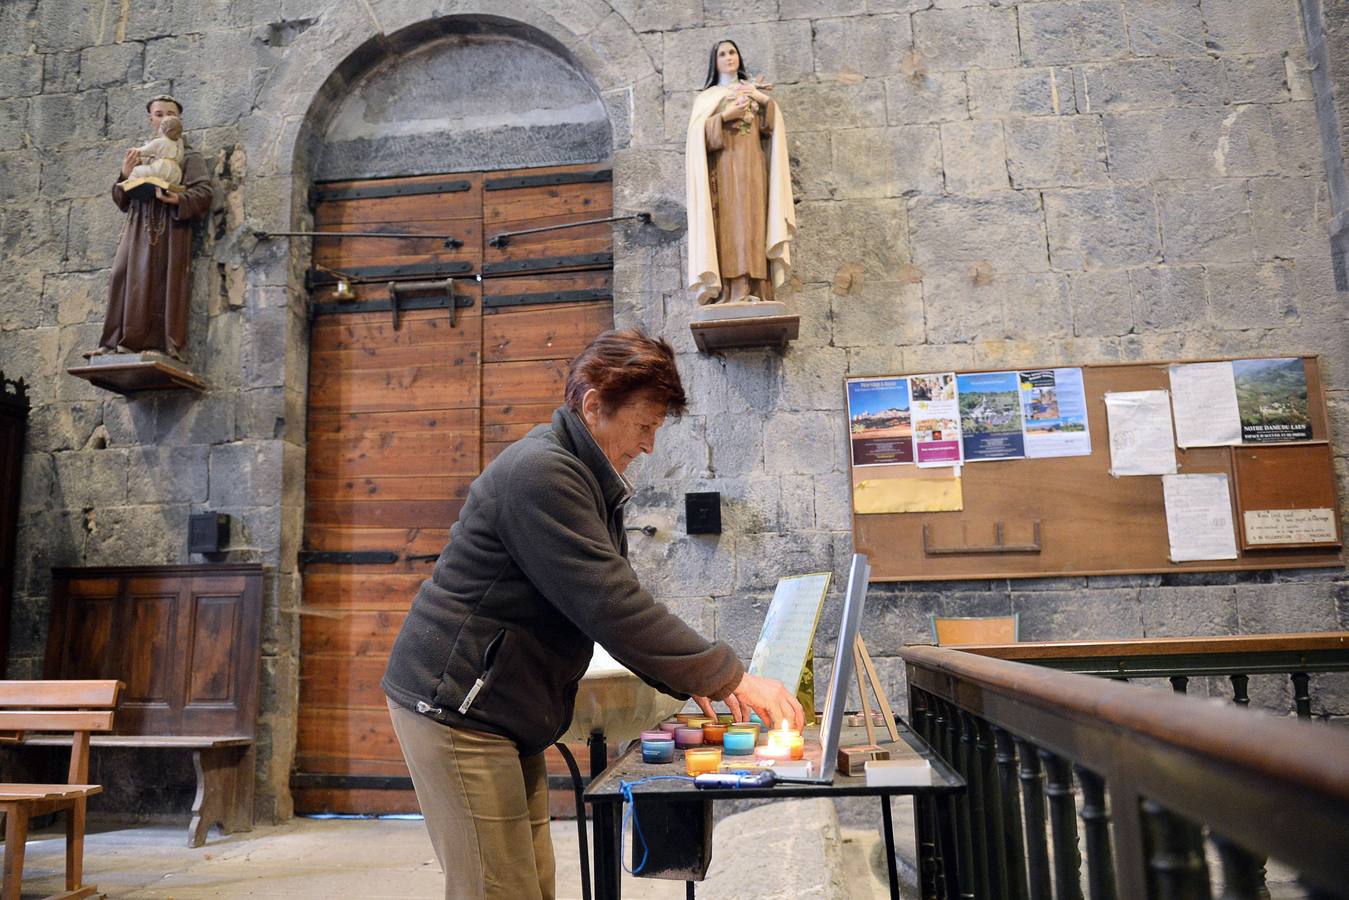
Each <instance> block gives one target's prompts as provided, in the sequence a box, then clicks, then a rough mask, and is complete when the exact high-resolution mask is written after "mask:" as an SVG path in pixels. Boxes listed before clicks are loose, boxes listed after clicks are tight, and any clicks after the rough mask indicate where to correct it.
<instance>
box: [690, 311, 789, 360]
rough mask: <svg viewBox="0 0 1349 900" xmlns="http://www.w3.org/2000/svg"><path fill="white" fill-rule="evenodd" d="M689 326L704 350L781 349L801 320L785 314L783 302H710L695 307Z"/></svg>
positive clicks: (695, 340)
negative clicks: (695, 310)
mask: <svg viewBox="0 0 1349 900" xmlns="http://www.w3.org/2000/svg"><path fill="white" fill-rule="evenodd" d="M689 329H690V330H691V331H692V332H693V341H694V343H696V344H697V345H698V349H699V350H701V351H702V352H703V353H716V352H718V351H721V350H735V349H743V348H750V347H775V348H778V349H782V348H784V347H786V346H787V343H788V341H792V340H795V338H796V337H797V335H798V334H800V331H801V319H800V317H799V316H793V315H788V314H787V305H786V304H785V303H778V302H776V301H772V300H761V301H759V302H756V303H712V304H708V305H707V306H700V307H698V310H697V312H696V313H694V320H693V322H692V323H690V324H689Z"/></svg>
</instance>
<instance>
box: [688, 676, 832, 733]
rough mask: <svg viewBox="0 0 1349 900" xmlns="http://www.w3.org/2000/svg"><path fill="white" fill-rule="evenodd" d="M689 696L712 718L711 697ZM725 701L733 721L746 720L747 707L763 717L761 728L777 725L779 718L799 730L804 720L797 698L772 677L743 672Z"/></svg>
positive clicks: (748, 711) (804, 722)
mask: <svg viewBox="0 0 1349 900" xmlns="http://www.w3.org/2000/svg"><path fill="white" fill-rule="evenodd" d="M693 699H694V700H695V701H697V703H698V707H699V708H700V709H701V710H702V711H703V715H705V716H708V717H710V718H712V719H716V717H717V714H716V713H715V712H714V711H713V710H712V701H710V700H708V699H707V698H706V697H694V698H693ZM725 702H726V706H727V707H729V708H730V710H731V715H733V716H735V720H736V721H737V722H747V721H749V714H750V711H753V712H756V713H758V714H759V718H760V719H763V723H764V729H765V730H768V729H772V728H777V727H778V726H779V725H781V724H782V723H783V721H786V723H787V727H788V728H791V729H793V730H795V731H800V730H801V729H802V728H804V727H805V724H806V713H805V710H803V709H802V708H801V701H799V700H797V699H796V695H795V694H793V693H792V692H791V691H789V690H787V688H786V686H785V685H784V684H783V683H782V682H781V681H775V680H774V679H772V678H763V677H760V676H758V675H751V674H749V673H748V672H746V673H745V675H744V677H743V678H741V679H740V684H738V685H736V688H735V690H734V691H732V692H731V695H730V696H729V697H727V698H726V701H725Z"/></svg>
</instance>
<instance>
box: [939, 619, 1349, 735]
mask: <svg viewBox="0 0 1349 900" xmlns="http://www.w3.org/2000/svg"><path fill="white" fill-rule="evenodd" d="M960 649H961V650H963V651H964V652H966V653H977V654H979V655H980V656H989V657H993V658H994V659H1005V660H1011V661H1013V662H1025V663H1031V664H1033V665H1037V666H1045V667H1047V668H1051V669H1061V670H1063V671H1067V672H1078V673H1080V674H1083V675H1100V676H1104V677H1107V678H1115V679H1119V680H1126V681H1127V680H1128V679H1131V678H1167V679H1170V681H1171V687H1172V689H1173V690H1175V691H1176V692H1177V693H1180V694H1183V693H1185V692H1186V690H1187V688H1188V686H1189V682H1190V679H1191V678H1196V677H1202V676H1212V675H1217V676H1227V678H1228V679H1229V680H1230V682H1231V684H1232V702H1234V703H1236V704H1238V705H1240V706H1245V705H1247V704H1249V703H1250V694H1249V685H1250V677H1251V676H1252V675H1283V676H1286V677H1288V678H1289V679H1290V680H1291V682H1292V687H1293V706H1294V708H1295V709H1296V711H1297V716H1298V718H1300V719H1309V718H1311V715H1312V702H1311V701H1312V697H1311V691H1310V684H1311V676H1312V674H1313V673H1317V672H1349V631H1332V632H1316V633H1302V634H1250V635H1240V636H1234V637H1174V638H1152V639H1149V640H1126V641H1047V642H1040V643H1029V642H1028V643H1019V644H985V645H979V646H966V647H961V648H960Z"/></svg>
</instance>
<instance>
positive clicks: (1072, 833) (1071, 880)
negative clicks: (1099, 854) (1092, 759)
mask: <svg viewBox="0 0 1349 900" xmlns="http://www.w3.org/2000/svg"><path fill="white" fill-rule="evenodd" d="M1040 759H1041V760H1043V761H1044V764H1045V772H1046V774H1047V775H1048V779H1047V782H1046V785H1045V793H1046V794H1047V795H1048V796H1049V825H1050V832H1051V835H1052V837H1053V841H1054V900H1082V853H1081V851H1080V850H1079V849H1078V846H1077V806H1076V803H1075V801H1074V799H1073V771H1072V769H1071V768H1070V767H1069V765H1068V761H1067V760H1065V759H1063V758H1062V757H1059V756H1055V755H1054V754H1053V753H1050V752H1049V751H1047V750H1041V751H1040Z"/></svg>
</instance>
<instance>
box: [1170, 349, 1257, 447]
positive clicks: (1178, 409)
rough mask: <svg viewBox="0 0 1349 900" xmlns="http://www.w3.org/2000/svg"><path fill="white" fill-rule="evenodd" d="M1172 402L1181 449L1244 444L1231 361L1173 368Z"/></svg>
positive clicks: (1177, 441)
mask: <svg viewBox="0 0 1349 900" xmlns="http://www.w3.org/2000/svg"><path fill="white" fill-rule="evenodd" d="M1171 403H1172V406H1173V407H1174V409H1175V413H1176V443H1178V444H1179V445H1180V446H1182V447H1221V446H1227V445H1231V444H1240V443H1241V413H1240V412H1238V411H1237V386H1236V382H1235V381H1234V380H1233V377H1232V364H1231V363H1230V362H1214V363H1190V364H1187V365H1183V366H1172V367H1171Z"/></svg>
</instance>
